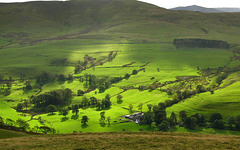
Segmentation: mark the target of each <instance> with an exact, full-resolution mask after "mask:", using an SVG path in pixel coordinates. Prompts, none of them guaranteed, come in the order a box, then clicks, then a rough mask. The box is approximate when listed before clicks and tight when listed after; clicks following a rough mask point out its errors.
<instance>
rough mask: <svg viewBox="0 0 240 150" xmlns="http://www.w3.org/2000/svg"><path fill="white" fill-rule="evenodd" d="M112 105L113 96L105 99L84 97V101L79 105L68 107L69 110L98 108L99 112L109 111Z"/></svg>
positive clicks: (107, 95) (107, 96)
mask: <svg viewBox="0 0 240 150" xmlns="http://www.w3.org/2000/svg"><path fill="white" fill-rule="evenodd" d="M111 105H112V102H111V96H110V95H109V94H106V96H105V98H103V99H101V100H100V99H97V98H96V97H90V98H87V97H86V96H83V98H82V101H81V102H80V104H78V105H72V107H68V109H69V110H74V109H79V108H84V107H96V108H97V110H104V109H109V108H110V107H111Z"/></svg>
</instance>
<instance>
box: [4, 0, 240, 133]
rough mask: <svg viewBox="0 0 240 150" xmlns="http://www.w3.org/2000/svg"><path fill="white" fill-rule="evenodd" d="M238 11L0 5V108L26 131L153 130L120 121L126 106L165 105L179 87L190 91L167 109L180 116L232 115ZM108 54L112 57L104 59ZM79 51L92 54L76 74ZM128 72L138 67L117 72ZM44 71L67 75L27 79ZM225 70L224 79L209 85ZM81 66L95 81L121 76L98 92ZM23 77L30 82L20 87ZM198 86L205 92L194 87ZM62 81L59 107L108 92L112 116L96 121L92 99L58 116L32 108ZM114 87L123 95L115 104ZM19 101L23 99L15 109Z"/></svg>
mask: <svg viewBox="0 0 240 150" xmlns="http://www.w3.org/2000/svg"><path fill="white" fill-rule="evenodd" d="M239 17H240V14H239V13H217V14H205V13H199V12H182V11H171V10H166V9H163V8H159V7H157V6H153V5H150V4H146V3H142V2H138V1H135V0H71V1H66V2H26V3H15V4H14V3H13V4H0V20H1V22H0V60H1V61H0V75H3V76H4V77H3V81H1V82H0V83H1V90H2V91H4V90H5V91H8V92H10V93H8V94H5V95H4V94H1V95H0V108H1V109H0V116H1V117H3V119H5V120H6V119H7V118H10V119H12V120H13V121H16V120H17V119H18V118H21V119H23V120H25V121H27V123H29V125H30V128H29V129H28V130H33V131H36V128H37V127H39V126H49V127H52V128H54V129H56V132H57V133H72V132H73V131H77V132H79V131H83V132H106V131H122V130H127V131H139V130H145V131H155V130H157V128H156V126H155V125H153V126H152V127H149V126H148V125H139V124H135V123H133V122H129V121H128V120H126V119H124V118H123V116H124V115H127V114H130V113H131V112H130V111H129V105H132V106H133V112H138V111H139V109H138V106H139V104H141V103H142V104H143V108H142V110H143V111H144V112H146V111H147V110H148V106H147V105H148V104H152V105H157V104H158V103H160V102H164V103H165V102H166V100H174V95H176V94H177V93H178V92H184V91H188V92H192V93H194V92H195V94H193V95H192V96H190V97H188V98H185V99H183V100H179V101H178V102H177V104H174V105H171V106H169V107H168V108H167V109H166V111H167V114H168V116H169V115H170V114H171V113H172V112H173V111H174V112H175V113H177V116H178V113H179V112H180V111H181V110H186V111H187V114H188V115H193V114H195V113H199V114H205V115H206V117H207V119H208V117H209V116H210V115H211V114H212V113H217V112H221V113H222V115H223V119H224V120H226V119H227V118H228V117H229V116H234V117H236V116H237V115H240V112H239V110H238V106H239V103H240V99H239V94H240V93H239V90H238V89H239V78H240V76H239V71H240V68H239V66H240V62H239V55H240V52H239V45H240V43H239V34H240V30H239V27H240V21H239ZM175 38H201V39H212V40H223V41H226V42H228V43H229V44H230V45H231V48H230V49H214V48H189V47H182V48H176V47H175V45H174V44H173V40H174V39H175ZM113 52H114V53H115V54H116V55H115V57H114V58H112V59H109V56H110V55H111V53H113ZM86 55H87V56H88V57H91V58H93V59H94V60H95V64H93V65H94V66H91V64H88V65H87V67H86V69H84V70H83V71H81V72H77V73H76V72H75V71H74V70H75V67H76V66H77V65H79V64H81V63H82V62H84V61H85V58H84V57H86ZM59 62H60V63H59ZM61 62H64V63H61ZM133 70H137V71H138V72H137V74H136V75H131V76H130V77H129V78H123V77H124V76H125V75H126V74H132V72H133ZM43 71H46V72H49V73H51V74H52V75H53V76H56V75H60V74H64V75H66V76H67V75H68V74H72V75H73V80H72V81H70V80H68V81H58V79H55V80H54V81H51V82H48V83H45V84H43V85H39V84H38V83H36V80H35V78H36V76H37V75H39V74H40V73H41V72H43ZM224 73H226V74H227V75H228V76H227V78H224V79H223V81H222V82H221V83H216V80H217V79H218V77H219V76H221V75H222V74H224ZM86 74H92V75H95V76H96V80H98V82H100V83H101V82H102V83H103V84H106V82H110V81H111V80H112V79H114V78H116V77H121V80H120V81H119V82H115V83H112V84H111V85H110V86H109V87H108V88H107V89H106V90H105V91H104V92H100V90H99V87H94V88H93V89H90V90H89V89H88V87H86V82H87V79H86V80H85V79H84V81H83V82H82V81H81V79H82V78H85V77H84V76H85V75H86ZM9 77H11V78H9ZM9 80H10V81H9ZM9 82H10V83H11V85H9V84H7V83H9ZM104 82H105V83H104ZM28 83H30V84H31V85H32V87H33V89H31V90H26V88H25V87H26V84H28ZM198 85H202V86H203V87H204V89H205V91H204V92H199V93H196V91H197V86H198ZM8 86H11V87H10V88H8ZM141 87H142V89H141ZM64 88H69V89H71V90H72V91H73V97H72V99H71V101H69V102H68V103H67V104H66V105H64V106H57V109H58V110H60V108H63V107H71V106H72V105H76V104H77V105H81V104H82V101H83V98H84V97H87V98H90V97H95V98H97V99H99V100H102V99H103V98H104V97H105V96H106V95H107V94H110V97H111V102H112V105H111V107H110V108H108V109H104V110H102V111H105V113H106V117H110V118H111V121H110V123H111V125H105V126H102V125H101V124H100V123H99V119H100V112H101V111H100V110H98V109H97V108H96V107H95V106H87V107H83V108H80V109H79V114H78V115H74V113H72V111H69V114H68V115H66V116H63V115H61V114H60V113H59V112H58V111H56V112H55V113H53V114H51V113H46V112H39V111H36V110H34V109H33V107H34V106H33V104H32V98H33V97H34V96H39V95H41V94H44V93H46V92H49V91H52V90H56V89H64ZM80 89H81V90H83V91H85V92H86V93H85V94H84V95H83V96H82V95H78V94H77V91H78V90H80ZM211 92H213V93H211ZM118 95H122V97H123V98H122V102H120V103H119V102H117V96H118ZM19 103H24V107H23V108H22V110H21V111H16V109H17V106H18V104H19ZM26 103H27V104H26ZM25 104H26V105H25ZM45 111H46V110H45ZM133 112H132V113H133ZM84 115H87V116H88V117H89V118H90V119H89V121H88V123H87V126H83V125H82V124H81V119H82V116H84ZM207 130H208V129H207ZM237 134H238V133H237Z"/></svg>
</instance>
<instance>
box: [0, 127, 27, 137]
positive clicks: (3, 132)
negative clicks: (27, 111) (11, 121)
mask: <svg viewBox="0 0 240 150" xmlns="http://www.w3.org/2000/svg"><path fill="white" fill-rule="evenodd" d="M22 136H27V134H26V133H23V132H14V131H8V130H2V129H0V139H7V138H13V137H22Z"/></svg>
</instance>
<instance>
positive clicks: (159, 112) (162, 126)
mask: <svg viewBox="0 0 240 150" xmlns="http://www.w3.org/2000/svg"><path fill="white" fill-rule="evenodd" d="M165 108H166V105H165V104H164V103H159V104H158V105H154V106H152V105H150V104H149V105H148V111H147V112H145V113H144V119H143V121H142V123H143V124H148V125H149V126H151V124H152V123H153V122H155V124H156V126H157V128H158V129H159V130H161V131H168V130H169V129H170V128H173V127H174V126H176V125H179V126H184V127H186V128H189V129H195V128H197V127H211V128H215V129H228V130H240V115H238V116H236V117H233V116H230V117H228V118H227V119H226V122H224V121H223V120H222V115H221V114H220V113H213V114H211V115H210V117H209V119H208V120H207V118H206V116H205V115H203V114H198V113H196V114H194V115H191V116H187V113H186V111H184V110H182V111H180V112H179V114H178V115H179V117H178V118H179V120H177V114H175V113H174V112H172V113H171V115H170V117H169V118H167V116H166V111H165Z"/></svg>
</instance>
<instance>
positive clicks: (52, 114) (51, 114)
mask: <svg viewBox="0 0 240 150" xmlns="http://www.w3.org/2000/svg"><path fill="white" fill-rule="evenodd" d="M54 115H56V113H50V114H47V116H54Z"/></svg>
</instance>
